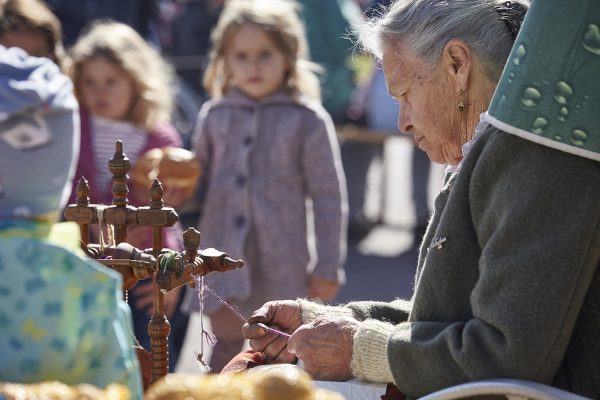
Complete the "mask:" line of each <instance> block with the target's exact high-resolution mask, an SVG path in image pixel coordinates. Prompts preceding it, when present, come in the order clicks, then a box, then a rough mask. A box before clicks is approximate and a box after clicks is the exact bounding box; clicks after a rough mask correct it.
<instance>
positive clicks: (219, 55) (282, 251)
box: [187, 0, 347, 372]
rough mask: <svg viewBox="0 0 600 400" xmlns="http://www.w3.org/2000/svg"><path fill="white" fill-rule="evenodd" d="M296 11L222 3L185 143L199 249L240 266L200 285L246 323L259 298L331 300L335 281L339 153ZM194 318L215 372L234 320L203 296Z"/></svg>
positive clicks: (341, 231) (339, 248)
mask: <svg viewBox="0 0 600 400" xmlns="http://www.w3.org/2000/svg"><path fill="white" fill-rule="evenodd" d="M295 11H296V10H295V8H294V6H293V3H292V2H289V1H283V0H281V1H277V2H273V1H237V0H231V1H229V2H228V3H226V6H225V8H224V10H223V12H222V14H221V17H220V20H219V22H218V23H217V26H216V27H215V30H214V31H213V36H212V40H213V49H212V53H211V59H210V64H209V66H208V68H207V70H206V74H205V76H204V85H205V86H206V89H207V92H209V93H210V94H211V96H212V100H211V101H210V102H209V103H207V104H206V105H205V106H204V107H203V108H202V110H201V112H200V119H199V122H198V127H197V131H196V134H195V138H194V150H195V152H196V154H197V157H198V160H199V162H200V163H201V165H202V170H203V171H204V172H203V179H202V181H201V185H203V187H204V196H203V198H202V210H201V217H200V221H199V229H200V231H201V233H202V243H201V244H202V247H215V248H218V249H222V250H223V251H226V252H227V253H228V254H229V255H231V256H232V257H235V258H241V259H243V260H244V263H245V265H244V267H243V268H241V269H239V270H236V271H231V272H227V273H224V274H211V275H208V276H207V277H206V278H205V284H206V285H207V286H208V287H209V288H211V289H212V290H214V291H216V293H217V294H218V295H219V296H220V297H222V298H223V299H224V300H225V301H227V302H229V303H231V304H233V305H234V306H235V307H236V308H238V310H239V311H240V313H241V314H243V315H245V316H246V317H247V316H248V315H249V313H250V312H251V311H252V310H254V309H256V308H257V307H258V306H260V305H262V304H263V303H264V302H265V301H267V300H275V299H290V298H291V299H294V298H296V297H307V296H308V297H310V298H320V299H322V300H324V301H328V300H332V299H333V298H334V297H335V295H336V294H337V291H338V289H339V286H340V284H341V283H343V281H344V270H343V263H344V261H345V255H346V254H345V251H346V244H345V232H346V209H347V206H346V191H345V181H344V176H343V172H342V165H341V161H340V155H339V147H338V143H337V139H336V136H335V132H334V127H333V124H332V121H331V118H330V116H329V115H328V114H327V113H326V111H325V110H324V109H323V108H322V107H321V105H320V103H319V82H318V79H317V77H316V76H315V74H314V73H313V72H311V69H309V67H310V63H308V62H307V61H306V60H305V58H304V57H305V55H306V42H305V37H304V30H303V26H302V24H301V22H300V20H299V19H298V17H297V14H296V13H295ZM307 200H310V201H309V202H308V204H310V203H312V210H313V212H312V213H308V212H307ZM307 215H311V216H312V218H310V219H309V224H308V227H307ZM312 231H314V235H309V232H312ZM313 246H314V250H315V251H313V252H311V250H309V249H310V248H311V247H313ZM193 297H194V296H188V299H187V300H188V302H187V305H188V306H190V305H191V306H192V307H193V305H194V300H193ZM195 304H196V306H197V302H196V303H195ZM203 311H204V312H205V313H206V314H208V315H209V317H210V321H211V326H212V331H213V333H214V334H215V336H216V337H217V339H218V342H217V344H216V346H215V347H214V349H213V353H212V357H211V360H210V366H211V368H212V370H213V371H215V372H218V371H220V370H221V369H222V367H223V366H224V365H225V364H226V363H227V362H228V361H229V360H230V359H231V358H232V357H233V356H234V355H235V354H237V353H238V352H239V351H240V349H241V347H242V344H243V338H242V336H241V329H240V328H241V325H242V324H243V321H242V320H241V319H240V317H239V316H236V315H235V314H234V313H233V312H231V311H230V310H228V309H227V308H226V307H225V306H223V305H222V303H220V302H219V300H218V299H217V298H216V297H215V296H213V295H210V294H207V295H206V296H205V301H204V309H203Z"/></svg>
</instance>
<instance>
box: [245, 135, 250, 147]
mask: <svg viewBox="0 0 600 400" xmlns="http://www.w3.org/2000/svg"><path fill="white" fill-rule="evenodd" d="M251 143H252V136H246V137H245V138H244V146H250V144H251Z"/></svg>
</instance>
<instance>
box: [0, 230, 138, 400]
mask: <svg viewBox="0 0 600 400" xmlns="http://www.w3.org/2000/svg"><path fill="white" fill-rule="evenodd" d="M65 225H67V229H65ZM53 228H54V229H53ZM56 228H61V231H60V233H59V235H58V239H59V240H60V241H62V242H63V245H62V246H59V245H56V244H54V243H53V241H54V236H57V235H55V234H54V233H55V231H56ZM70 228H75V230H74V231H73V232H68V231H69V229H70ZM76 229H77V226H76V225H74V224H72V223H66V224H65V223H63V224H56V226H54V227H52V226H50V225H47V224H39V223H34V222H31V221H24V220H20V221H17V220H0V332H2V334H1V335H0V355H1V356H0V381H7V382H22V383H33V382H40V381H45V380H59V381H61V382H64V383H67V384H79V383H91V384H94V385H96V386H99V387H106V386H107V385H108V384H110V383H113V382H115V383H121V384H123V385H125V386H127V387H128V388H129V390H130V392H131V398H132V399H141V398H142V383H141V375H140V372H139V364H138V361H137V358H136V354H135V351H134V349H133V334H132V331H131V314H130V310H129V308H128V306H127V304H126V303H125V302H124V301H123V300H122V293H121V277H120V275H118V274H117V273H115V272H113V271H110V270H108V269H106V268H105V267H103V266H102V265H100V264H98V263H96V262H95V261H93V260H87V259H85V258H83V257H80V256H79V255H77V254H76V252H75V251H72V250H70V249H68V248H66V247H63V246H64V242H65V241H70V242H71V243H72V244H75V246H76V244H77V241H78V235H77V233H78V232H77V231H76ZM67 232H68V233H67ZM72 233H74V234H72Z"/></svg>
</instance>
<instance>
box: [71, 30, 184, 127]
mask: <svg viewBox="0 0 600 400" xmlns="http://www.w3.org/2000/svg"><path fill="white" fill-rule="evenodd" d="M69 56H70V60H69V61H70V62H69V74H70V76H71V79H72V80H73V83H74V86H75V95H76V96H77V98H78V99H79V101H80V102H81V99H82V97H81V92H80V87H81V85H80V84H81V83H80V78H81V70H82V67H83V65H84V64H85V63H86V62H87V61H90V60H92V59H94V58H103V59H105V60H107V61H109V62H111V63H113V64H114V65H115V66H117V67H118V68H120V69H121V70H123V71H124V72H125V73H126V74H127V76H129V78H130V79H131V80H132V82H133V87H134V93H133V96H132V101H133V102H135V103H134V105H132V107H131V113H130V115H129V116H128V118H127V119H128V120H129V121H130V122H133V123H134V124H136V125H139V126H141V127H144V128H146V129H154V128H156V126H157V125H158V124H161V123H164V122H168V121H169V120H170V115H171V110H172V107H173V96H172V91H171V88H170V85H171V83H172V81H173V76H174V75H173V69H172V67H171V66H170V65H169V64H168V63H167V62H166V61H165V60H164V59H163V58H162V57H161V56H160V54H159V53H158V52H157V51H156V50H154V49H153V48H152V47H151V46H150V45H149V44H148V43H147V42H146V41H145V40H144V39H143V38H142V37H141V36H140V35H139V34H138V33H137V32H136V31H135V30H134V29H133V28H131V27H130V26H128V25H125V24H123V23H121V22H116V21H111V20H102V21H96V22H93V23H92V24H91V25H90V26H89V27H88V28H87V29H86V31H85V32H84V33H83V34H82V35H81V36H80V37H79V38H78V40H77V42H76V43H75V45H73V47H72V48H71V49H70V50H69Z"/></svg>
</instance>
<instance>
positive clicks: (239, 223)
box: [233, 215, 246, 228]
mask: <svg viewBox="0 0 600 400" xmlns="http://www.w3.org/2000/svg"><path fill="white" fill-rule="evenodd" d="M233 223H234V224H235V226H237V227H238V228H241V227H243V226H244V225H245V224H246V218H245V217H244V216H243V215H238V216H237V217H235V218H234V220H233Z"/></svg>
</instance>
